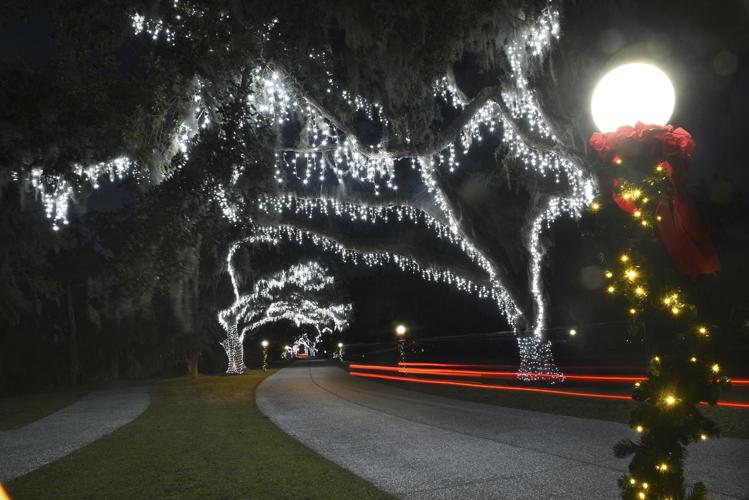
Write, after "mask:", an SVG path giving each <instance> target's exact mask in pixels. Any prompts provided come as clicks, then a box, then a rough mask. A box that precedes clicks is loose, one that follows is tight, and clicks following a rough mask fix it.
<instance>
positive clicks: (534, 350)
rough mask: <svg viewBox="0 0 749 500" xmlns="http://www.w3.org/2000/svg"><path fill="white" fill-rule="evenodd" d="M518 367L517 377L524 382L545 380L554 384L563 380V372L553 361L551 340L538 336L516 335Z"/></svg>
mask: <svg viewBox="0 0 749 500" xmlns="http://www.w3.org/2000/svg"><path fill="white" fill-rule="evenodd" d="M517 341H518V349H519V350H520V367H519V368H518V379H519V380H523V381H526V382H546V383H549V384H555V383H557V382H563V381H564V374H563V373H562V372H561V371H560V370H559V368H557V365H556V364H555V363H554V355H553V354H552V353H551V342H549V341H548V340H547V341H542V340H540V339H539V338H538V337H535V336H533V337H518V338H517Z"/></svg>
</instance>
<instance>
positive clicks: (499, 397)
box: [368, 379, 749, 439]
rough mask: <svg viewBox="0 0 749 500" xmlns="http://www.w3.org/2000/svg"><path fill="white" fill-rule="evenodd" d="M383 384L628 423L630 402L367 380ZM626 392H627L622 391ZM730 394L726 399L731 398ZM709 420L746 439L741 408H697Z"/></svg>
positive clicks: (747, 417)
mask: <svg viewBox="0 0 749 500" xmlns="http://www.w3.org/2000/svg"><path fill="white" fill-rule="evenodd" d="M368 380H372V381H373V382H377V383H383V384H393V385H394V386H395V387H401V388H403V389H409V390H414V391H420V392H425V393H427V394H434V395H436V396H444V397H449V398H454V399H462V400H466V401H474V402H478V403H485V404H494V405H499V406H506V407H509V408H520V409H523V410H534V411H540V412H545V413H554V414H556V415H569V416H572V417H583V418H595V419H599V420H611V421H614V422H622V423H625V424H628V423H629V413H630V412H631V411H632V407H633V403H631V402H629V401H618V400H610V399H589V398H580V397H570V396H559V395H553V394H538V393H524V392H511V391H499V390H491V389H474V388H470V387H450V386H445V385H428V384H420V383H416V382H395V381H393V382H390V381H384V380H376V379H368ZM564 388H565V389H570V390H573V391H580V392H584V391H589V392H612V391H611V387H595V386H591V385H587V386H583V385H579V386H565V387H564ZM623 390H626V389H623ZM731 392H732V391H729V392H728V393H727V397H726V399H731V398H730V396H731ZM700 410H701V411H702V412H703V413H704V415H705V416H706V417H708V418H711V419H713V420H715V421H716V422H717V423H718V424H719V425H720V427H721V435H722V436H725V437H740V438H744V439H749V410H746V409H741V408H717V407H705V406H703V407H700Z"/></svg>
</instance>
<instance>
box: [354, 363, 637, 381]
mask: <svg viewBox="0 0 749 500" xmlns="http://www.w3.org/2000/svg"><path fill="white" fill-rule="evenodd" d="M349 367H350V368H351V369H356V370H379V371H389V372H399V373H415V374H419V375H440V376H449V375H454V376H458V377H486V378H503V379H516V378H517V376H518V373H517V372H516V371H502V372H495V371H479V370H452V369H441V370H440V369H434V368H411V367H406V366H400V367H398V366H382V365H360V364H352V365H350V366H349ZM533 375H535V376H537V377H539V378H544V377H554V375H548V374H545V373H536V374H533ZM565 378H566V379H568V380H579V381H588V382H640V381H642V380H645V377H631V376H623V375H565Z"/></svg>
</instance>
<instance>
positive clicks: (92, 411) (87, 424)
mask: <svg viewBox="0 0 749 500" xmlns="http://www.w3.org/2000/svg"><path fill="white" fill-rule="evenodd" d="M148 390H149V389H148V387H131V388H127V389H116V390H109V391H98V392H92V393H90V394H87V395H85V396H84V397H82V398H81V399H80V400H79V401H77V402H75V403H73V404H72V405H70V406H67V407H65V408H63V409H61V410H59V411H57V412H55V413H53V414H52V415H49V416H47V417H44V418H41V419H39V420H37V421H36V422H32V423H30V424H29V425H27V426H25V427H21V428H20V429H16V430H12V431H0V481H7V480H9V479H13V478H15V477H19V476H22V475H24V474H26V473H28V472H31V471H32V470H35V469H38V468H39V467H41V466H43V465H46V464H48V463H50V462H54V461H55V460H58V459H60V458H62V457H64V456H65V455H67V454H68V453H71V452H73V451H75V450H77V449H78V448H80V447H82V446H85V445H87V444H89V443H91V442H93V441H95V440H97V439H99V438H100V437H102V436H103V435H105V434H108V433H110V432H112V431H114V430H115V429H117V428H119V427H121V426H123V425H125V424H126V423H128V422H130V421H131V420H133V419H134V418H135V417H137V416H138V415H140V414H141V413H143V411H145V409H146V408H148V405H149V404H150V402H151V398H150V396H149V395H148Z"/></svg>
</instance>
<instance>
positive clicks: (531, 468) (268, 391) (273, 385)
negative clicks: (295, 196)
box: [257, 361, 749, 499]
mask: <svg viewBox="0 0 749 500" xmlns="http://www.w3.org/2000/svg"><path fill="white" fill-rule="evenodd" d="M257 404H258V406H259V407H260V409H261V411H262V412H263V413H264V414H265V415H267V416H268V417H270V419H271V421H273V423H275V424H276V425H278V426H279V427H281V429H283V430H284V431H285V432H287V433H288V434H290V435H291V436H293V437H294V438H296V439H298V440H299V441H301V442H302V443H304V444H305V445H307V446H309V447H310V448H312V449H313V450H315V451H316V452H318V453H320V454H321V455H323V456H325V457H326V458H329V459H330V460H332V461H334V462H336V463H338V464H339V465H341V466H343V467H345V468H347V469H349V470H351V471H352V472H354V473H355V474H357V475H359V476H361V477H363V478H365V479H367V480H369V481H371V482H372V483H374V484H375V485H376V486H378V487H380V488H381V489H383V490H385V491H387V492H389V493H392V494H394V495H397V496H399V497H402V498H409V499H412V498H414V499H415V498H424V499H427V498H428V499H437V498H508V499H509V498H512V499H525V498H527V499H539V498H595V499H606V498H612V499H614V498H619V491H618V487H617V485H616V480H617V478H618V477H619V476H620V475H621V474H622V472H624V471H625V470H626V463H627V460H620V459H617V458H615V457H614V456H613V454H612V452H611V447H612V446H613V444H614V443H616V442H617V441H618V440H619V439H621V438H623V437H628V436H631V433H632V431H631V430H630V429H629V428H628V427H627V426H625V425H623V424H619V423H615V422H606V421H601V420H592V419H584V418H576V417H567V416H560V415H551V414H547V413H540V412H534V411H527V410H518V409H513V408H503V407H500V406H494V405H484V404H479V403H472V402H468V401H458V400H454V399H449V398H442V397H438V396H432V395H428V394H423V393H420V392H415V391H408V390H405V389H400V388H398V387H392V386H390V385H385V384H380V383H376V382H372V381H369V380H362V379H359V378H355V377H351V376H349V375H348V374H346V373H345V372H344V371H343V370H341V369H340V368H338V367H336V366H330V365H326V364H324V363H319V362H314V361H310V362H305V363H301V362H300V363H296V364H294V365H292V366H291V367H288V368H284V369H282V370H280V371H279V372H278V373H276V374H274V375H273V376H271V377H270V378H268V379H266V380H265V381H264V382H263V383H262V384H260V386H259V387H258V390H257ZM748 416H749V415H748ZM689 454H690V455H689V458H688V460H687V477H688V478H699V479H701V480H702V481H704V482H705V483H706V485H707V487H708V490H710V496H711V498H749V440H744V439H733V438H723V439H719V440H711V441H707V442H705V443H698V444H695V445H693V446H690V447H689Z"/></svg>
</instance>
